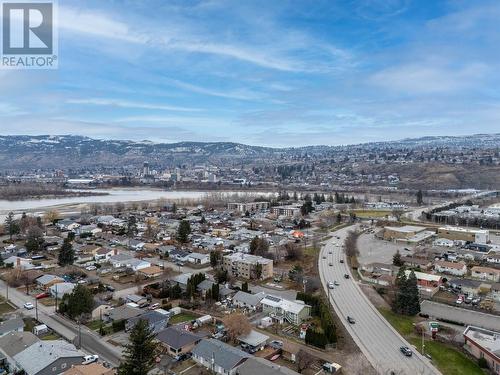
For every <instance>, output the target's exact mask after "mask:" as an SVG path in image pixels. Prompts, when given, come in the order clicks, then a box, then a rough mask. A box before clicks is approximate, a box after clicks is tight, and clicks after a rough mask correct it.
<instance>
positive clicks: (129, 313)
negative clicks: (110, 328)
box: [104, 304, 144, 322]
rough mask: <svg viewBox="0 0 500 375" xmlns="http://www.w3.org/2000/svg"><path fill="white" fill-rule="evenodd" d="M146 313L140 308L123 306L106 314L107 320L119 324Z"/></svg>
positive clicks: (109, 310)
mask: <svg viewBox="0 0 500 375" xmlns="http://www.w3.org/2000/svg"><path fill="white" fill-rule="evenodd" d="M143 313H144V311H143V310H141V309H140V308H138V307H135V306H131V305H129V304H125V305H122V306H118V307H114V308H112V309H108V310H106V311H105V312H104V315H105V317H106V320H108V321H111V322H119V321H121V320H128V319H130V318H133V317H136V316H139V315H141V314H143Z"/></svg>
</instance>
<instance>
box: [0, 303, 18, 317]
mask: <svg viewBox="0 0 500 375" xmlns="http://www.w3.org/2000/svg"><path fill="white" fill-rule="evenodd" d="M14 310H15V309H14V308H13V307H12V306H11V305H9V304H8V303H7V302H3V303H0V315H3V314H7V313H10V312H12V311H14Z"/></svg>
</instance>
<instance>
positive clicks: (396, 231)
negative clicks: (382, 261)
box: [384, 225, 435, 243]
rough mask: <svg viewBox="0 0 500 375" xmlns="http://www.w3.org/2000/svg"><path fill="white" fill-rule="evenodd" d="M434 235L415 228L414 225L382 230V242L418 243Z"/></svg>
mask: <svg viewBox="0 0 500 375" xmlns="http://www.w3.org/2000/svg"><path fill="white" fill-rule="evenodd" d="M434 235H435V233H434V232H431V231H428V230H426V228H425V227H417V226H414V225H405V226H402V227H385V228H384V240H388V241H403V242H415V243H418V242H421V241H424V240H426V239H428V238H430V237H432V236H434Z"/></svg>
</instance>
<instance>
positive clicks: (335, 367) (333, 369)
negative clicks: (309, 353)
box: [321, 362, 342, 374]
mask: <svg viewBox="0 0 500 375" xmlns="http://www.w3.org/2000/svg"><path fill="white" fill-rule="evenodd" d="M321 367H322V368H323V370H324V371H325V372H328V373H330V374H340V371H341V370H342V366H340V365H339V364H338V363H334V362H332V363H330V362H325V363H323V366H321Z"/></svg>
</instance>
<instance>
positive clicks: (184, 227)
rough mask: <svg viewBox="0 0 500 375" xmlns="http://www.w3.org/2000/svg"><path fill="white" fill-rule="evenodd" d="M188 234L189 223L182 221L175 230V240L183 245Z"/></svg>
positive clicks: (189, 229)
mask: <svg viewBox="0 0 500 375" xmlns="http://www.w3.org/2000/svg"><path fill="white" fill-rule="evenodd" d="M190 234H191V225H190V224H189V221H187V220H182V221H181V223H180V224H179V228H177V239H178V240H179V241H180V242H183V243H185V242H188V237H189V235H190Z"/></svg>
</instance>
